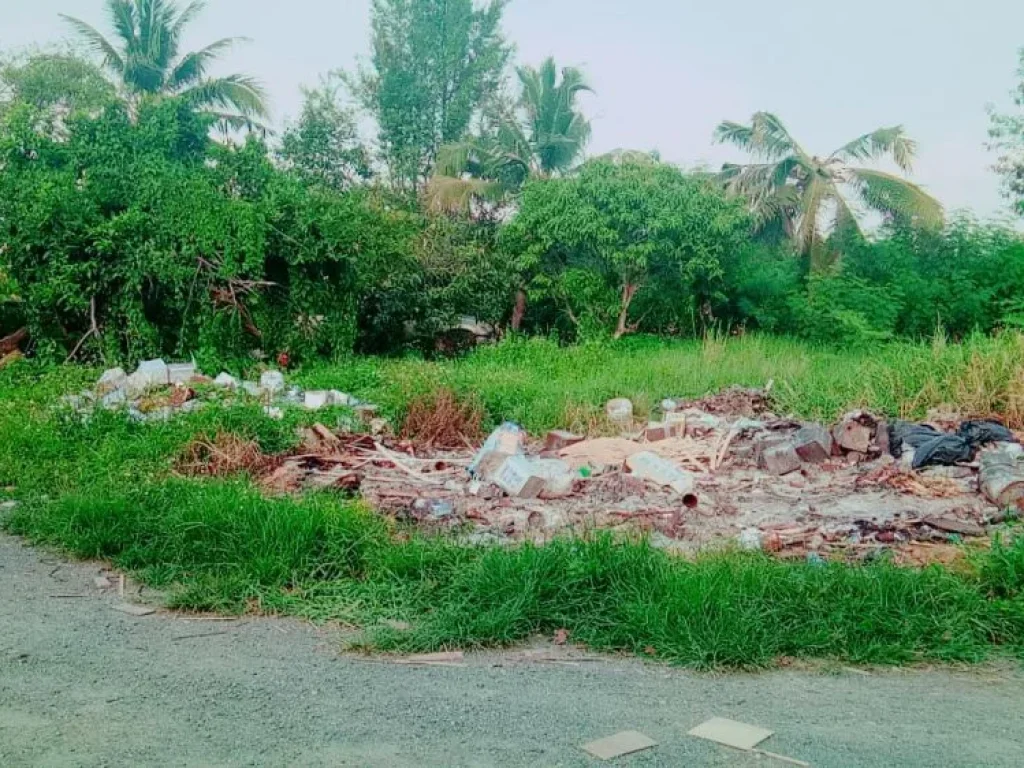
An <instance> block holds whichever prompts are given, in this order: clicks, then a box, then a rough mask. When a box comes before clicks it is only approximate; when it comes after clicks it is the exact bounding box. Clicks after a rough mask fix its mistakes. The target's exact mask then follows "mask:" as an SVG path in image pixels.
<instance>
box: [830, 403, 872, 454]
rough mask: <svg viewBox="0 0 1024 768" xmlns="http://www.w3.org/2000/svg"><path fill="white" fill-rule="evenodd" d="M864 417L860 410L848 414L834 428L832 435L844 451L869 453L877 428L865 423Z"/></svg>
mask: <svg viewBox="0 0 1024 768" xmlns="http://www.w3.org/2000/svg"><path fill="white" fill-rule="evenodd" d="M863 418H864V417H863V415H862V414H861V413H859V412H857V413H850V414H847V415H846V416H844V417H843V420H842V421H840V422H839V424H837V425H836V428H835V429H834V430H833V432H832V436H833V437H834V438H835V441H836V443H838V445H839V447H840V448H842V449H843V450H844V451H854V452H856V453H867V452H868V451H869V450H870V449H871V439H872V437H873V436H874V433H875V430H874V429H873V428H872V427H870V426H868V425H866V424H863V423H862V422H861V419H863Z"/></svg>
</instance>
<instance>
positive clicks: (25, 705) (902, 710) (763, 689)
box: [0, 535, 1024, 768]
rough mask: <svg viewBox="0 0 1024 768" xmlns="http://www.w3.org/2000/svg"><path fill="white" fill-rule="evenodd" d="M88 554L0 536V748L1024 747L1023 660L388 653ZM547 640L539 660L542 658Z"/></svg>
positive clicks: (539, 757) (289, 761) (552, 753)
mask: <svg viewBox="0 0 1024 768" xmlns="http://www.w3.org/2000/svg"><path fill="white" fill-rule="evenodd" d="M99 573H100V569H99V567H98V566H96V565H95V564H88V563H68V562H66V561H64V560H62V559H60V558H59V557H57V556H55V555H53V554H50V553H46V552H43V551H40V550H36V549H31V548H28V547H25V546H23V545H22V544H21V543H20V542H19V541H18V540H17V539H14V538H11V537H8V536H4V535H0V766H3V767H4V768H16V767H18V766H33V768H34V767H35V766H76V767H77V766H90V767H91V766H130V767H131V768H137V767H139V766H204V768H206V767H213V766H389V767H393V766H417V767H418V766H528V765H531V766H532V765H538V766H586V765H598V764H599V763H598V762H597V761H595V760H592V759H591V758H589V757H588V756H587V755H586V754H584V753H583V752H582V751H580V749H579V745H580V744H582V743H585V742H588V741H591V740H594V739H598V738H601V737H604V736H608V735H610V734H612V733H615V732H617V731H621V730H629V729H636V730H640V731H642V732H644V733H645V734H647V735H648V736H650V737H651V738H653V739H655V740H656V741H657V742H658V746H657V747H655V748H654V749H651V750H649V751H647V752H643V753H640V754H637V755H634V756H632V757H627V758H622V759H619V760H616V761H614V762H613V763H611V764H614V765H628V766H655V765H657V766H683V765H687V766H690V765H692V766H748V765H750V766H753V765H758V766H764V767H766V768H768V767H770V766H776V765H777V766H779V767H780V768H784V767H785V766H786V764H785V763H781V762H777V761H774V760H770V759H768V758H756V757H753V756H750V755H746V754H743V753H740V752H735V751H732V750H730V749H728V748H726V747H720V746H717V745H714V744H711V743H708V742H703V741H700V740H697V739H694V738H692V737H689V736H687V735H686V732H687V731H688V730H689V729H690V728H692V727H693V726H694V725H696V724H698V723H700V722H702V721H703V720H705V719H707V718H709V717H713V716H722V717H728V718H732V719H735V720H741V721H743V722H747V723H752V724H756V725H760V726H764V727H766V728H770V729H772V730H774V731H775V735H774V736H773V737H771V738H770V739H769V740H768V741H766V742H764V743H763V744H762V747H763V748H764V749H767V750H770V751H772V752H776V753H779V754H783V755H788V756H791V757H794V758H797V759H800V760H804V761H807V762H809V763H810V764H811V765H814V766H843V767H844V768H848V767H850V766H938V765H942V766H1002V765H1005V766H1019V765H1022V764H1024V684H1022V683H1024V674H1022V672H1021V670H1020V669H1019V668H1018V667H1016V666H1014V665H1010V664H1001V665H998V666H986V667H983V668H980V669H974V670H969V671H961V670H940V671H921V670H914V671H886V672H877V671H871V672H865V671H859V672H858V671H854V670H849V669H838V670H833V671H831V672H829V673H822V672H814V671H811V672H808V671H802V672H793V671H784V672H773V673H770V674H758V675H724V676H711V675H698V674H692V673H687V672H682V671H679V670H674V669H669V668H666V667H663V666H658V665H651V664H644V663H642V662H638V661H635V660H630V659H589V660H580V659H579V657H578V656H577V655H575V654H574V653H573V652H571V651H564V650H561V649H554V648H540V649H539V650H537V649H535V650H533V651H522V650H519V651H509V652H503V653H493V654H481V655H472V656H468V657H467V659H466V662H465V664H464V665H461V666H452V667H414V666H402V665H398V664H394V663H391V662H389V661H386V660H372V659H367V658H362V657H353V656H346V655H342V654H340V653H339V650H338V649H339V646H340V643H339V638H338V636H337V635H336V634H334V633H332V632H331V631H330V630H325V629H318V628H315V627H311V626H308V625H305V624H302V623H300V622H296V621H290V620H272V619H242V620H237V621H211V620H203V619H196V618H187V617H183V616H180V615H175V614H171V613H166V612H159V613H156V614H153V615H150V616H141V617H137V616H131V615H127V614H125V613H121V612H119V611H118V610H116V609H115V607H114V606H115V605H116V604H117V603H118V602H119V598H118V595H117V589H116V588H106V589H103V588H100V587H97V586H96V584H95V583H94V578H95V577H96V576H97V575H98V574H99ZM538 655H539V656H540V657H542V658H546V659H547V660H545V661H540V660H538V659H537V656H538Z"/></svg>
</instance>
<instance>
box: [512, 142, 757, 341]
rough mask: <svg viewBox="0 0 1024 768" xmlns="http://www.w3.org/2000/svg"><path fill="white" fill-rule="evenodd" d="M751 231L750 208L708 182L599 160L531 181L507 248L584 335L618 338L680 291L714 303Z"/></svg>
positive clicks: (651, 164)
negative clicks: (637, 308)
mask: <svg viewBox="0 0 1024 768" xmlns="http://www.w3.org/2000/svg"><path fill="white" fill-rule="evenodd" d="M749 227H750V220H749V215H748V214H747V212H746V211H745V210H744V205H743V203H742V202H741V201H739V200H737V199H735V198H729V197H728V196H727V195H726V194H725V192H724V191H723V190H722V189H721V188H720V187H718V186H717V185H715V184H714V183H713V182H712V181H711V180H709V179H707V178H706V177H704V176H698V175H687V174H684V173H683V172H682V171H680V170H679V169H678V168H675V167H674V166H671V165H667V164H663V163H658V162H656V161H654V160H653V159H648V160H645V161H642V162H638V161H635V160H629V159H627V160H621V161H615V160H612V159H600V160H594V161H591V162H589V163H585V164H584V165H583V166H582V167H581V168H580V169H579V171H578V173H576V174H573V175H572V176H569V177H565V178H558V179H536V180H533V181H530V182H527V184H526V185H525V186H524V188H523V192H522V195H521V198H520V201H519V212H518V214H517V215H516V217H515V218H514V219H513V220H512V221H511V222H510V224H509V225H508V226H507V227H506V228H505V230H504V231H503V233H502V241H503V242H502V244H503V247H504V248H505V250H506V252H507V253H510V254H515V255H516V258H517V259H518V260H519V263H518V265H517V266H518V268H519V269H520V270H522V271H528V272H532V273H533V274H535V277H534V279H533V281H532V284H531V290H534V291H536V292H537V293H538V294H540V295H543V296H546V297H548V298H550V299H552V300H554V301H557V302H558V303H559V305H560V307H561V308H562V310H563V312H564V313H565V316H566V317H568V318H569V320H570V321H571V322H572V323H573V324H574V325H575V326H576V328H577V331H578V332H580V333H584V334H585V333H587V332H589V331H590V330H593V329H594V328H597V327H599V328H601V329H603V330H604V331H606V332H611V333H612V335H613V336H614V337H615V338H619V337H621V336H623V335H625V334H627V333H631V332H633V331H636V330H638V329H639V328H640V327H641V326H642V325H643V324H644V321H645V320H646V319H647V317H648V313H650V312H654V311H657V310H661V309H663V308H664V306H663V305H666V304H672V303H674V304H676V305H677V307H678V302H679V299H680V294H683V295H684V296H685V297H686V298H688V299H689V304H690V306H691V307H692V308H700V307H702V306H703V305H704V304H705V303H706V302H708V301H709V300H710V299H711V298H712V293H713V292H714V291H716V290H717V289H718V287H719V283H721V280H722V277H723V275H724V274H725V272H724V261H725V260H726V259H727V258H729V256H730V254H731V253H732V252H733V251H735V250H738V249H739V248H741V247H742V245H743V242H744V240H745V239H746V235H747V233H748V232H749ZM636 304H643V305H644V306H645V312H644V313H643V314H641V315H640V316H639V317H635V316H634V313H633V312H632V309H633V307H634V305H636ZM680 308H681V307H680Z"/></svg>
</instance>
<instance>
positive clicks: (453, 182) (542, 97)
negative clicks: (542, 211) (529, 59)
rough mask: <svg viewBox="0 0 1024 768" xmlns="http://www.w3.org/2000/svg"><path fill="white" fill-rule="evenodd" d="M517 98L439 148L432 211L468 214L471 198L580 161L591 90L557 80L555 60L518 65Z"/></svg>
mask: <svg viewBox="0 0 1024 768" xmlns="http://www.w3.org/2000/svg"><path fill="white" fill-rule="evenodd" d="M516 74H517V76H518V79H519V86H520V93H519V98H518V99H517V100H516V102H515V103H514V104H512V105H511V106H504V107H503V106H501V105H500V104H496V105H495V106H494V109H493V110H492V111H491V113H490V114H489V115H487V119H486V120H485V122H484V125H483V127H482V130H481V131H480V132H479V134H478V135H476V136H471V137H468V138H467V139H465V140H463V141H461V142H458V143H455V144H448V145H446V146H444V147H442V149H441V151H440V153H439V156H438V162H437V167H436V169H435V174H434V176H433V178H431V180H430V185H429V187H428V189H427V201H428V204H429V205H430V207H431V208H434V209H435V210H445V211H462V212H468V211H469V210H470V209H471V208H472V205H473V201H474V200H475V199H485V200H491V201H500V200H504V199H508V198H509V197H510V196H512V195H516V194H518V192H519V190H520V189H522V187H523V185H524V184H525V183H526V182H527V181H529V180H530V179H545V178H550V177H552V176H558V175H560V174H563V173H566V172H567V171H569V170H571V169H572V168H574V167H575V166H576V165H577V164H578V163H579V162H580V160H581V159H582V157H583V152H584V150H585V149H586V146H587V142H588V141H589V140H590V121H589V120H588V119H587V118H586V116H584V114H583V112H582V111H581V110H580V108H579V97H580V95H581V94H583V93H593V89H592V88H591V87H590V85H589V84H588V83H587V81H586V78H585V77H584V76H583V73H582V72H581V71H580V70H579V69H577V68H575V67H565V68H563V69H562V72H561V75H562V76H561V79H559V77H558V67H557V65H556V64H555V60H554V59H553V58H550V57H549V58H548V59H546V60H545V61H544V62H543V63H542V64H541V66H540V67H539V68H533V67H528V66H523V67H518V68H517V69H516ZM534 276H535V275H534V272H533V270H532V268H531V267H530V266H529V265H523V268H522V270H521V272H520V278H521V280H520V285H519V287H518V289H517V290H516V296H515V306H514V308H513V310H512V318H511V325H512V328H513V330H519V328H520V326H521V325H522V322H523V317H524V316H525V314H526V302H527V292H526V285H527V284H528V283H529V282H531V281H532V279H533V277H534Z"/></svg>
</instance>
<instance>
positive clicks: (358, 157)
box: [277, 78, 372, 191]
mask: <svg viewBox="0 0 1024 768" xmlns="http://www.w3.org/2000/svg"><path fill="white" fill-rule="evenodd" d="M339 89H340V86H339V84H338V83H337V82H336V80H335V79H333V78H328V79H326V80H325V81H324V82H323V83H322V84H321V85H320V86H319V87H318V88H311V89H306V90H304V92H303V97H304V98H303V104H302V114H301V115H300V116H299V119H298V121H297V122H296V123H295V124H294V125H291V126H289V127H288V128H287V129H285V132H284V135H283V136H282V137H281V146H280V148H279V149H278V153H277V154H278V158H279V159H280V160H281V161H282V163H283V164H284V166H285V167H286V168H288V169H290V170H291V171H293V172H294V173H296V174H297V175H298V176H299V177H300V178H301V179H302V180H303V181H305V182H306V183H309V184H321V185H323V186H326V187H329V188H331V189H334V190H338V191H341V190H345V189H348V188H349V187H351V186H352V185H353V184H355V183H357V182H359V181H361V180H365V179H368V178H370V176H371V175H372V174H371V169H370V156H369V152H367V150H366V148H365V147H364V146H363V145H362V144H361V143H360V141H359V131H358V129H357V126H356V120H355V117H354V116H353V115H352V113H351V112H350V111H349V110H347V109H345V108H344V107H343V106H342V105H341V104H340V103H339V98H338V93H339Z"/></svg>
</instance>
